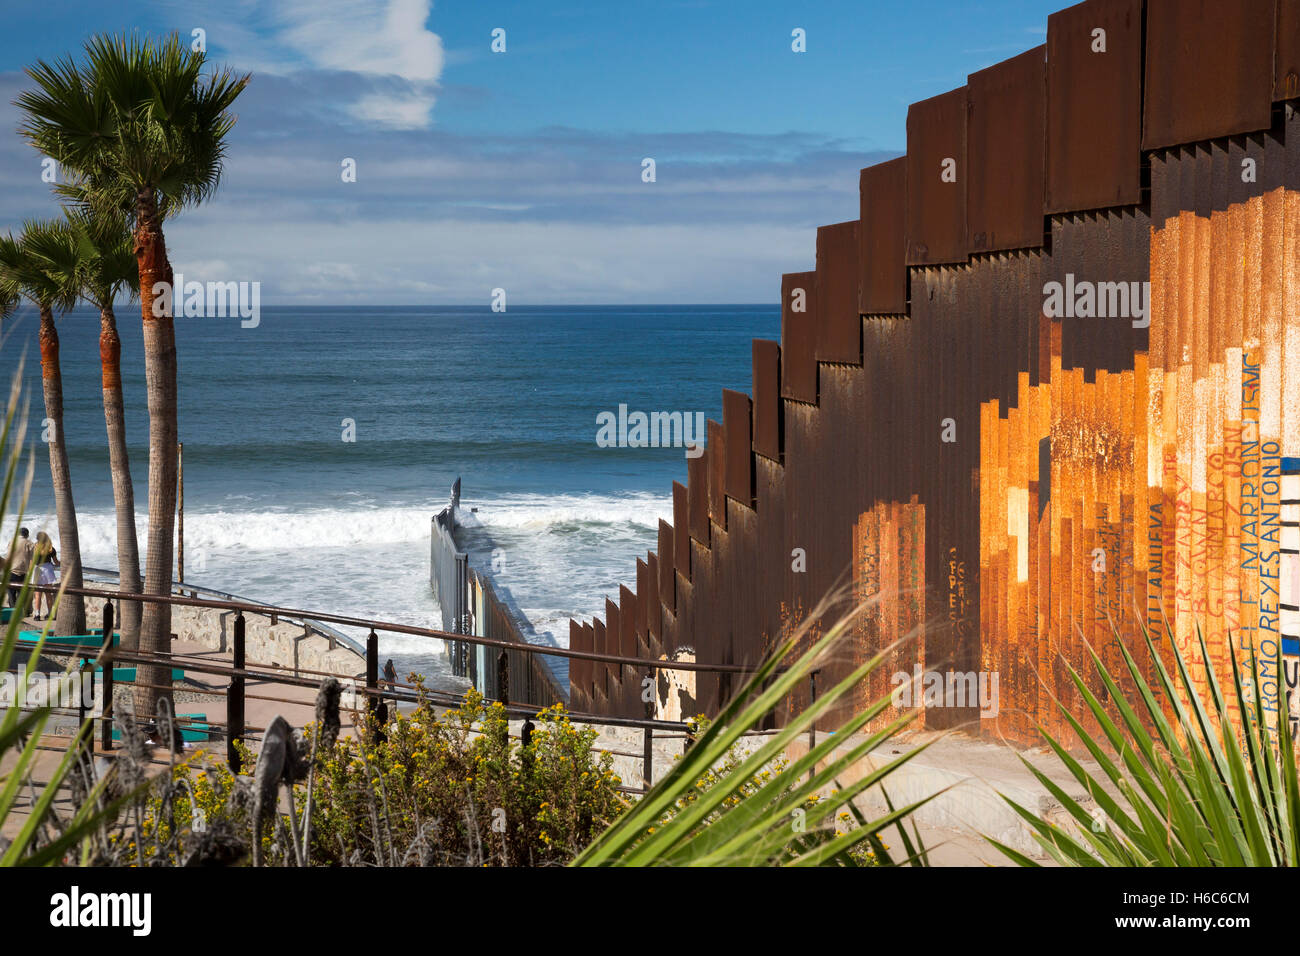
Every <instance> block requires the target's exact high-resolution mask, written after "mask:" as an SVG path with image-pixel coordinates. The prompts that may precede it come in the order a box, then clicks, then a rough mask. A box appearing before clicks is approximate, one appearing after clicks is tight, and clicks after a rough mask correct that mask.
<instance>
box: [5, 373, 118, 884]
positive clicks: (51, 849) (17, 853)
mask: <svg viewBox="0 0 1300 956" xmlns="http://www.w3.org/2000/svg"><path fill="white" fill-rule="evenodd" d="M21 383H22V363H19V368H18V371H17V372H16V373H15V374H14V378H13V384H12V386H11V387H10V391H9V401H8V405H7V406H6V409H5V415H4V425H3V428H2V429H0V462H3V470H4V483H3V488H2V489H0V524H3V523H4V522H5V521H6V520H7V519H9V518H10V517H11V514H10V508H9V503H10V502H11V501H12V500H13V495H14V493H15V490H16V487H17V486H16V480H17V476H18V467H19V463H20V461H21V459H22V457H23V450H22V444H23V437H24V434H25V433H26V428H27V413H26V409H25V408H22V409H20V401H21V395H22V387H21ZM32 474H33V466H32V459H31V458H28V460H27V469H26V477H25V479H23V481H22V483H21V494H20V496H19V507H18V509H17V512H16V515H14V516H13V517H14V518H15V522H14V529H15V531H14V536H13V540H11V541H10V548H9V551H8V552H6V554H12V553H13V545H14V543H16V539H17V526H18V524H19V523H21V521H22V512H23V508H24V507H25V504H26V501H27V489H28V488H30V486H31V480H32ZM2 570H3V576H4V581H3V583H4V585H5V586H7V585H8V582H9V559H8V557H5V559H4V564H3V568H2ZM32 570H33V569H32V568H30V567H29V568H28V570H27V576H26V578H25V579H24V580H23V583H22V587H21V589H20V591H19V595H18V601H17V604H16V609H15V611H14V613H13V614H12V615H11V616H10V618H9V621H8V623H7V624H6V625H5V627H4V632H3V637H0V673H4V672H6V671H8V670H9V667H10V663H11V662H12V661H13V657H14V652H15V651H16V650H17V647H18V632H19V630H20V629H21V628H22V621H23V616H22V613H21V610H22V609H24V608H26V607H28V606H29V603H30V601H31V595H32V592H31V575H32ZM56 606H57V601H56ZM49 628H50V623H49V622H47V623H46V626H45V631H44V632H42V634H41V639H40V641H39V642H38V643H37V644H36V646H35V648H33V649H32V650H31V652H30V656H29V657H28V660H27V665H26V667H25V668H24V669H23V670H22V671H21V680H22V681H23V683H24V685H26V684H27V682H28V681H29V680H30V679H31V675H32V674H33V673H34V671H35V669H36V666H37V663H38V662H39V660H40V656H41V650H42V648H43V647H44V643H45V636H46V634H47V633H48V632H49ZM51 712H52V711H51V708H50V707H48V706H39V707H22V708H20V707H18V706H16V702H11V703H10V704H9V705H8V706H6V708H5V710H4V713H3V714H2V715H0V765H2V766H5V767H6V768H7V769H5V770H4V771H3V772H0V830H3V829H6V828H5V824H6V822H7V821H8V820H9V818H10V815H11V814H12V813H13V812H14V807H15V804H16V803H17V800H18V798H19V796H20V795H22V794H23V792H24V788H25V787H26V788H34V785H33V784H32V782H31V770H32V767H33V765H34V764H35V761H36V757H37V754H38V753H39V750H40V744H41V737H42V734H43V733H44V730H45V727H46V724H47V723H48V722H49V718H50V714H51ZM89 734H90V722H89V721H87V722H86V723H85V724H83V725H82V726H81V727H80V728H79V730H78V733H77V735H76V737H75V738H74V739H73V741H72V743H71V744H70V745H69V747H68V749H67V752H66V753H65V754H64V756H63V759H62V760H61V761H60V762H59V763H58V765H57V766H56V767H55V768H54V770H53V772H51V773H50V775H49V778H48V779H47V781H46V782H45V783H44V784H43V785H42V787H41V788H40V790H39V792H36V793H35V795H34V796H35V798H34V800H33V801H32V804H31V806H30V808H29V809H28V811H27V816H26V819H25V820H23V822H22V824H21V826H19V827H18V828H17V831H16V832H15V834H14V835H13V837H12V838H4V839H0V867H4V866H15V865H36V866H39V865H48V864H53V863H58V862H60V861H61V860H62V859H63V858H64V855H65V854H67V853H68V852H69V851H71V850H73V849H74V848H76V847H77V846H78V845H80V846H81V847H82V848H83V850H84V849H85V848H87V847H88V846H89V837H90V836H91V835H92V834H93V833H94V831H95V829H96V828H97V827H98V826H99V824H100V823H101V822H102V820H103V819H105V817H106V816H107V814H108V813H109V812H111V810H112V809H114V808H115V807H112V808H105V807H103V806H101V801H100V799H99V797H100V796H101V792H102V790H103V787H104V784H105V783H106V782H107V779H108V778H107V777H105V778H104V780H102V781H100V783H99V784H97V785H96V786H94V787H93V788H91V790H90V793H89V795H88V798H87V799H86V800H84V801H83V802H82V803H81V805H80V806H79V807H78V808H77V809H75V810H74V811H73V814H72V816H71V818H70V819H66V820H56V819H55V814H54V810H53V804H54V799H55V797H56V796H57V795H58V793H59V790H60V789H61V788H62V787H63V786H64V784H65V782H66V781H67V780H68V778H69V775H70V774H71V773H72V772H73V770H74V768H75V767H76V765H77V762H78V760H79V759H81V757H82V753H83V744H84V743H85V742H86V741H87V740H88V738H89Z"/></svg>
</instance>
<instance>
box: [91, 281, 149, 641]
mask: <svg viewBox="0 0 1300 956" xmlns="http://www.w3.org/2000/svg"><path fill="white" fill-rule="evenodd" d="M99 361H100V365H101V366H102V368H103V389H104V424H105V426H106V427H107V428H108V462H109V468H110V470H111V471H112V475H113V504H114V506H115V508H116V510H117V573H118V590H119V591H124V592H126V593H128V594H138V593H139V592H140V542H139V539H138V538H136V534H135V488H134V487H133V486H132V484H131V464H130V460H129V458H128V457H127V451H126V417H125V413H124V412H123V407H122V340H121V339H120V338H118V335H117V317H116V316H114V315H113V304H112V303H111V302H109V303H107V304H105V306H104V307H103V308H102V309H100V310H99ZM121 608H122V614H121V622H120V623H119V625H118V626H119V628H120V629H121V633H122V645H121V646H122V648H123V649H124V650H130V651H133V650H135V649H136V648H138V647H139V646H140V605H139V604H137V603H136V602H134V601H123V602H122V603H121Z"/></svg>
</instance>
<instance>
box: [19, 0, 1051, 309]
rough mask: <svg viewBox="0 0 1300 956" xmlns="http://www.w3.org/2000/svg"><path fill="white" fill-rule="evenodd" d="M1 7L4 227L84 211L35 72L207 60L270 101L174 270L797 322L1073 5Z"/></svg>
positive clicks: (180, 244) (412, 294)
mask: <svg viewBox="0 0 1300 956" xmlns="http://www.w3.org/2000/svg"><path fill="white" fill-rule="evenodd" d="M0 5H3V6H4V7H5V10H4V15H3V18H2V19H3V22H4V24H5V29H4V30H3V31H0V229H7V228H13V229H16V228H17V227H18V226H19V225H20V224H21V221H22V220H23V219H24V218H27V217H47V216H51V215H54V214H56V213H57V205H56V203H55V200H54V199H53V197H52V195H51V193H50V187H49V185H48V184H47V183H44V182H42V180H41V173H42V167H41V157H40V156H38V155H37V154H36V153H35V152H34V151H33V150H32V149H31V147H29V146H27V145H26V144H25V143H24V142H22V140H21V139H20V138H19V137H18V135H17V133H16V127H17V125H18V122H19V116H18V111H17V110H16V109H15V108H14V107H13V106H12V100H13V99H14V97H15V95H16V94H17V93H18V92H19V91H20V90H22V89H23V88H25V86H26V85H27V83H28V81H27V79H26V77H25V76H24V75H23V72H22V70H23V68H24V67H25V66H28V65H30V64H32V63H34V62H35V61H36V60H38V59H47V60H49V59H55V58H60V57H65V56H74V57H75V56H78V55H79V53H80V50H81V46H82V44H83V42H84V41H85V39H86V38H87V37H88V36H89V35H91V34H93V33H97V32H115V33H120V32H124V31H129V30H138V31H140V32H143V33H147V34H153V35H159V34H164V33H169V32H177V33H179V34H180V35H181V36H182V37H183V38H187V39H188V40H189V41H190V42H191V43H193V42H196V39H197V38H198V37H199V36H201V38H202V39H203V40H204V41H205V44H206V50H207V54H208V58H209V62H210V63H212V64H213V65H217V66H229V67H230V68H232V69H234V70H236V71H238V72H241V73H250V74H251V75H252V79H251V82H250V84H249V86H248V88H247V90H246V91H245V92H244V93H243V94H242V95H241V96H240V98H239V100H238V101H237V102H236V105H235V112H236V113H237V114H238V117H239V120H238V122H237V124H236V126H235V129H234V130H233V132H232V133H231V134H230V137H229V149H228V154H227V160H226V164H225V170H224V176H223V180H222V185H221V189H220V191H219V193H218V194H217V196H216V197H215V198H214V199H213V200H211V201H210V202H209V203H208V204H207V205H205V206H204V207H202V208H199V209H195V210H188V211H186V212H185V213H183V214H182V215H181V216H180V217H178V218H176V219H174V220H172V221H170V222H169V223H168V224H167V245H168V250H169V252H170V254H171V258H172V263H173V266H174V268H175V269H176V271H178V272H181V273H183V274H184V275H185V278H186V279H187V280H191V279H197V280H199V281H222V282H226V281H250V282H252V281H255V282H260V283H261V297H262V298H261V301H262V304H263V305H264V306H266V305H310V304H322V305H349V304H357V303H368V304H376V305H379V304H385V305H419V304H429V305H487V304H489V302H490V301H491V297H492V294H493V290H494V289H498V288H500V289H504V290H505V291H506V296H507V303H508V304H601V303H620V304H622V303H626V304H647V303H666V304H667V303H673V304H675V303H720V302H729V303H763V302H771V303H775V302H777V301H778V299H779V293H780V277H781V273H783V272H796V271H802V270H805V269H810V268H812V266H813V256H814V245H815V229H816V227H817V226H818V225H824V224H827V223H832V222H840V221H843V220H846V219H855V218H857V215H858V195H857V183H858V176H857V171H858V170H859V169H861V168H862V167H864V166H869V165H871V164H873V163H876V162H880V161H883V160H885V159H889V158H892V157H894V156H897V155H900V154H901V153H902V152H903V151H904V150H905V148H906V134H905V123H906V117H907V107H908V104H909V103H912V102H914V101H917V100H921V99H925V98H927V97H929V96H933V95H935V94H938V93H942V92H945V91H947V90H950V89H953V88H955V87H958V86H961V85H962V84H964V83H965V82H966V76H967V74H969V73H973V72H975V71H976V70H979V69H983V68H984V67H986V66H989V65H991V64H993V63H996V62H998V61H1000V60H1003V59H1006V58H1008V57H1011V56H1014V55H1015V54H1017V53H1020V52H1022V51H1024V50H1027V49H1030V48H1031V47H1034V46H1037V45H1039V44H1041V43H1043V42H1044V41H1045V39H1046V27H1047V16H1048V14H1049V13H1051V12H1053V11H1054V10H1056V9H1059V8H1061V7H1062V6H1065V5H1066V2H1064V0H1048V2H1045V0H986V2H980V0H915V2H889V3H883V2H870V0H853V2H849V0H845V2H840V0H829V2H819V3H790V2H786V3H778V2H768V0H733V2H721V0H718V2H711V0H680V2H672V0H662V2H657V3H650V4H644V3H630V2H609V0H602V2H595V0H593V2H589V3H585V4H579V3H572V2H567V0H543V2H539V0H531V2H520V3H500V2H494V0H462V2H452V0H439V2H436V3H435V2H430V0H259V2H253V0H222V2H213V3H200V2H179V0H156V2H144V0H127V2H116V0H115V2H110V3H104V2H103V0H42V2H40V3H31V2H27V0H22V2H21V3H20V4H19V2H18V0H0ZM14 6H17V7H18V9H10V8H11V7H14ZM796 29H798V30H802V31H803V32H804V37H805V40H804V43H805V47H806V49H805V51H804V52H795V51H794V50H793V49H792V45H793V44H794V42H795V41H794V38H793V36H792V32H793V31H794V30H796ZM196 30H201V31H203V32H202V34H201V35H196V34H195V32H194V31H196ZM497 30H502V31H504V47H505V49H504V52H494V51H493V49H492V45H493V42H494V31H497ZM497 36H498V38H500V36H501V35H500V34H498V35H497ZM498 45H500V44H499V42H498ZM348 159H351V160H354V161H355V171H356V175H355V182H344V181H343V180H344V175H343V169H344V161H345V160H348ZM646 159H653V160H654V181H653V182H645V181H644V176H643V170H644V160H646Z"/></svg>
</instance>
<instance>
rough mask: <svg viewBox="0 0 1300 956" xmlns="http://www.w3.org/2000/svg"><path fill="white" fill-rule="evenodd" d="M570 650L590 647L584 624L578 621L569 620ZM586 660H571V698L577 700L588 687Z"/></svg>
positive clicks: (588, 648)
mask: <svg viewBox="0 0 1300 956" xmlns="http://www.w3.org/2000/svg"><path fill="white" fill-rule="evenodd" d="M569 650H571V651H588V650H591V648H590V647H588V646H587V645H586V639H585V634H584V633H583V630H582V625H581V624H579V623H578V622H577V621H574V620H570V621H569ZM586 665H587V662H586V661H582V660H570V661H569V700H570V701H576V700H577V698H578V697H579V696H581V695H582V693H583V691H584V688H585V687H586Z"/></svg>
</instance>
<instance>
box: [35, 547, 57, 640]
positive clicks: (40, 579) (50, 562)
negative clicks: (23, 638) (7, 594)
mask: <svg viewBox="0 0 1300 956" xmlns="http://www.w3.org/2000/svg"><path fill="white" fill-rule="evenodd" d="M33 560H35V562H36V583H37V584H43V585H54V584H58V583H59V570H58V569H59V555H58V553H57V552H56V551H55V550H54V542H53V541H51V540H50V536H49V535H48V534H46V533H45V532H44V531H41V532H38V533H37V535H36V554H35V556H34V558H33ZM42 600H44V602H45V616H46V617H49V615H50V607H51V606H52V605H53V603H54V596H53V595H51V594H49V593H47V592H45V591H37V592H36V618H35V620H38V621H39V620H41V601H42Z"/></svg>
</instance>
